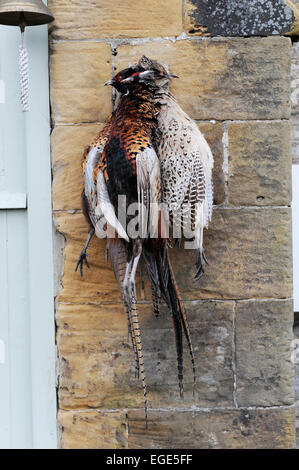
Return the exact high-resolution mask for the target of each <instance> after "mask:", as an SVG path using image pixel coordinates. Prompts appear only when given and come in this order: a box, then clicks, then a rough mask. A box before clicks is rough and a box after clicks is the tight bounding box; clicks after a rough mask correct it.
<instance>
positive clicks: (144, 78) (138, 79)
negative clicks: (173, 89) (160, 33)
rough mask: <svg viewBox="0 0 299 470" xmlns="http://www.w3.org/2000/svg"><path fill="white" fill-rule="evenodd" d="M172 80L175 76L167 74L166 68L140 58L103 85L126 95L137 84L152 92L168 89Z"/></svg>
mask: <svg viewBox="0 0 299 470" xmlns="http://www.w3.org/2000/svg"><path fill="white" fill-rule="evenodd" d="M172 78H177V75H175V74H172V73H169V72H168V70H167V67H166V66H163V65H162V64H160V63H159V62H157V61H156V60H152V59H149V58H148V57H146V56H142V57H141V59H140V60H139V61H138V62H137V63H136V64H134V65H131V66H130V67H128V68H126V69H123V70H121V71H120V72H118V73H117V74H116V75H115V76H114V77H113V78H112V79H111V80H108V82H106V83H105V85H111V86H113V87H114V88H116V90H117V91H119V92H120V93H122V94H128V93H129V92H130V91H131V90H132V89H134V87H135V86H136V85H137V84H139V85H141V86H142V87H144V88H146V89H148V90H153V91H155V90H157V89H159V88H161V87H165V88H168V86H169V81H170V80H171V79H172Z"/></svg>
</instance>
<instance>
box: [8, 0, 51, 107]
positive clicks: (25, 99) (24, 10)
mask: <svg viewBox="0 0 299 470" xmlns="http://www.w3.org/2000/svg"><path fill="white" fill-rule="evenodd" d="M51 21H54V16H53V15H52V13H51V12H50V10H49V9H48V8H47V7H46V5H44V3H43V2H42V0H0V24H3V25H8V26H19V27H20V29H21V44H20V46H19V68H20V90H21V105H22V111H23V112H27V111H29V72H28V70H29V61H28V51H27V49H26V46H25V43H24V31H25V27H26V26H38V25H42V24H47V23H51Z"/></svg>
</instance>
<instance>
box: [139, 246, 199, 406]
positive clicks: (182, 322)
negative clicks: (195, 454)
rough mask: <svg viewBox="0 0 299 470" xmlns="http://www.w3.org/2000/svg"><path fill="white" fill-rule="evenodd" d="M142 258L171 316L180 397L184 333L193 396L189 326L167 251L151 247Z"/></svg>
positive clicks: (194, 383)
mask: <svg viewBox="0 0 299 470" xmlns="http://www.w3.org/2000/svg"><path fill="white" fill-rule="evenodd" d="M144 258H145V261H146V265H147V268H148V272H149V276H150V278H151V282H152V286H153V288H154V286H156V289H159V291H161V295H162V297H163V299H164V300H165V302H166V304H167V306H168V308H169V310H170V312H171V314H172V324H173V329H174V335H175V344H176V351H177V367H178V379H179V388H180V396H181V397H183V334H182V332H184V334H185V337H186V340H187V343H188V348H189V353H190V357H191V363H192V370H193V394H194V393H195V387H196V370H195V359H194V352H193V347H192V341H191V335H190V330H189V325H188V322H187V318H186V314H185V310H184V307H183V302H182V299H181V296H180V292H179V290H178V286H177V283H176V280H175V276H174V272H173V269H172V266H171V263H170V259H169V255H168V249H167V246H166V245H163V246H162V247H160V248H159V249H158V250H156V251H155V250H154V249H153V247H152V246H149V247H147V249H146V248H145V249H144Z"/></svg>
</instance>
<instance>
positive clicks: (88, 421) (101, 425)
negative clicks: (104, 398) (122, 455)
mask: <svg viewBox="0 0 299 470" xmlns="http://www.w3.org/2000/svg"><path fill="white" fill-rule="evenodd" d="M58 422H59V424H60V425H61V426H62V441H61V447H62V449H125V448H126V445H127V436H126V415H125V412H109V413H107V412H106V413H104V412H102V411H98V410H96V411H92V410H91V411H86V410H84V411H83V410H82V411H80V410H76V411H59V414H58Z"/></svg>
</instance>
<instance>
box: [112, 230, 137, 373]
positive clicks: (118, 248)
mask: <svg viewBox="0 0 299 470" xmlns="http://www.w3.org/2000/svg"><path fill="white" fill-rule="evenodd" d="M109 257H110V260H111V266H112V269H113V272H114V275H115V278H116V280H117V282H118V285H119V288H120V290H121V292H122V296H123V299H124V293H123V282H124V278H125V272H126V266H127V257H128V253H127V248H126V245H125V243H124V242H123V240H120V239H117V240H112V239H110V240H108V243H107V248H106V259H109ZM124 305H125V310H126V314H127V320H128V335H129V337H130V338H131V342H132V346H133V350H134V356H135V375H136V376H137V377H139V371H140V366H139V359H138V353H137V346H136V338H135V336H134V328H133V319H132V312H131V306H129V305H128V304H127V303H126V302H125V301H124Z"/></svg>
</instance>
